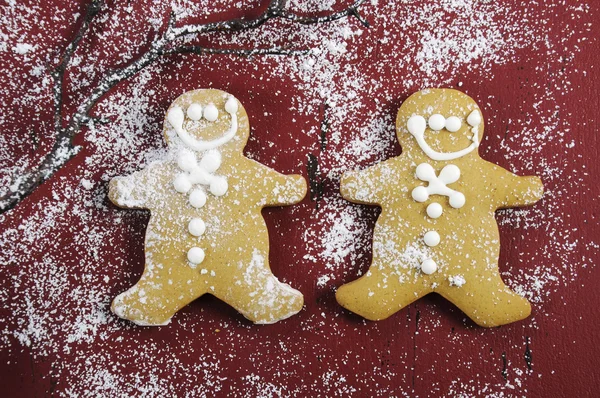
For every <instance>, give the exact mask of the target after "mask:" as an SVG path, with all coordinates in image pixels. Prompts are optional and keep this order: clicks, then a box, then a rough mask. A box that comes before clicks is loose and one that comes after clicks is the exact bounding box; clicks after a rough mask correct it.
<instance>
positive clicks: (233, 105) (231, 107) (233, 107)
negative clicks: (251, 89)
mask: <svg viewBox="0 0 600 398" xmlns="http://www.w3.org/2000/svg"><path fill="white" fill-rule="evenodd" d="M225 110H226V111H227V113H229V114H233V113H237V111H238V101H237V100H236V99H235V98H234V97H233V96H230V97H229V99H228V100H227V102H226V103H225Z"/></svg>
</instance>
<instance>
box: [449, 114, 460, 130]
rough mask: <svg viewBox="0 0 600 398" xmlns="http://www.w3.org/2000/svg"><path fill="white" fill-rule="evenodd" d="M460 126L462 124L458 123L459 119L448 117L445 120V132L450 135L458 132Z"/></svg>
mask: <svg viewBox="0 0 600 398" xmlns="http://www.w3.org/2000/svg"><path fill="white" fill-rule="evenodd" d="M461 125H462V123H461V122H460V119H459V118H457V117H456V116H450V117H449V118H448V119H446V130H448V131H449V132H451V133H456V132H457V131H458V130H460V127H461Z"/></svg>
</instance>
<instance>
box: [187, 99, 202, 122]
mask: <svg viewBox="0 0 600 398" xmlns="http://www.w3.org/2000/svg"><path fill="white" fill-rule="evenodd" d="M187 117H189V118H190V119H191V120H193V121H195V122H197V121H198V120H200V119H202V105H200V104H196V103H194V104H192V105H190V106H189V108H188V109H187Z"/></svg>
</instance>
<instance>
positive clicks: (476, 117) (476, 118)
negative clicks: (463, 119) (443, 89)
mask: <svg viewBox="0 0 600 398" xmlns="http://www.w3.org/2000/svg"><path fill="white" fill-rule="evenodd" d="M467 123H469V125H470V126H471V127H476V126H479V125H480V124H481V113H479V111H478V110H477V109H475V110H474V111H473V112H471V113H470V114H469V116H468V117H467Z"/></svg>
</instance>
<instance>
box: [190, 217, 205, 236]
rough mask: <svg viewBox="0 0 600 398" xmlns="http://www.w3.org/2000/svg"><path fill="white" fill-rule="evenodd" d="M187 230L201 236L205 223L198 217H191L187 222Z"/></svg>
mask: <svg viewBox="0 0 600 398" xmlns="http://www.w3.org/2000/svg"><path fill="white" fill-rule="evenodd" d="M188 231H189V232H190V234H192V235H194V236H202V235H203V234H204V232H205V231H206V224H204V221H202V219H200V218H192V220H191V221H190V223H189V224H188Z"/></svg>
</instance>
